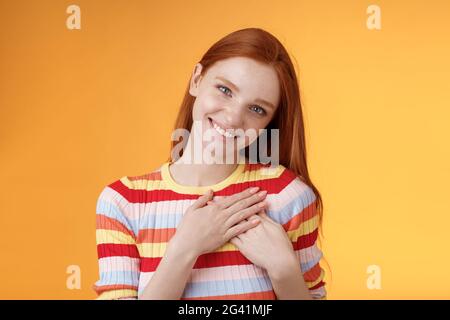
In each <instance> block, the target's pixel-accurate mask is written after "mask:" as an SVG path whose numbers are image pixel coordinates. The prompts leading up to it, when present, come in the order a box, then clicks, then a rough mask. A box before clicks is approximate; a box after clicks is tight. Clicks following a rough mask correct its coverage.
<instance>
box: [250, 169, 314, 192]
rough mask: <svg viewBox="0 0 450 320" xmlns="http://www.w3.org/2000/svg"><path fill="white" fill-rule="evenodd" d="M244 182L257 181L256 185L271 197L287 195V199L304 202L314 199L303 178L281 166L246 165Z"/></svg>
mask: <svg viewBox="0 0 450 320" xmlns="http://www.w3.org/2000/svg"><path fill="white" fill-rule="evenodd" d="M244 175H245V178H244V179H245V180H253V181H257V182H258V185H259V186H260V187H261V188H262V189H265V190H267V191H268V193H269V194H272V195H283V194H287V196H289V197H291V198H292V197H300V198H303V200H305V201H310V200H314V199H315V194H314V191H313V189H312V188H311V187H310V186H309V185H308V184H306V183H305V182H304V180H303V178H302V177H301V176H299V175H297V174H296V173H295V172H294V171H293V170H291V169H289V168H287V167H286V166H284V165H282V164H278V165H276V166H271V165H270V164H261V163H257V164H247V165H246V168H245V171H244Z"/></svg>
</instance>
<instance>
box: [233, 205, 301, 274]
mask: <svg viewBox="0 0 450 320" xmlns="http://www.w3.org/2000/svg"><path fill="white" fill-rule="evenodd" d="M256 220H259V221H261V223H260V224H259V225H258V226H256V227H255V228H252V229H250V230H247V231H245V232H243V233H241V234H240V235H238V236H235V237H234V238H232V239H231V240H230V242H231V243H232V244H234V245H235V246H236V247H237V248H238V249H239V251H240V252H241V253H242V254H243V255H244V256H245V257H246V258H247V259H248V260H250V261H251V262H252V263H253V264H255V265H257V266H259V267H261V268H264V269H266V270H267V271H268V272H269V273H271V272H272V271H273V272H276V271H278V270H280V269H282V268H284V265H285V264H287V263H291V261H295V259H296V256H295V252H294V249H293V247H292V242H291V240H290V239H289V237H288V235H287V233H286V231H285V230H284V228H283V226H282V225H281V224H279V223H277V222H275V221H273V220H272V219H271V218H270V217H269V216H268V215H267V214H266V213H265V211H264V210H261V211H260V212H258V214H257V215H255V216H253V217H250V218H249V221H256ZM242 223H245V221H243V222H242Z"/></svg>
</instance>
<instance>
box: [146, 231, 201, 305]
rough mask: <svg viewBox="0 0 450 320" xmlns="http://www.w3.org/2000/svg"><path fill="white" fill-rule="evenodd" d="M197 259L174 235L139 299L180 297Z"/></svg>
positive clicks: (174, 298)
mask: <svg viewBox="0 0 450 320" xmlns="http://www.w3.org/2000/svg"><path fill="white" fill-rule="evenodd" d="M196 260H197V255H196V254H195V253H193V252H192V251H190V250H184V248H183V247H182V246H181V245H179V244H178V242H177V239H176V237H175V235H174V236H173V237H172V239H171V241H170V242H169V243H168V245H167V249H166V252H165V254H164V257H163V258H162V259H161V261H160V263H159V265H158V267H157V269H156V271H155V273H154V274H153V276H152V278H151V279H150V281H149V282H148V284H147V286H146V287H145V289H144V291H143V292H142V294H141V295H140V297H139V299H143V300H178V299H180V297H181V296H182V294H183V291H184V288H185V286H186V282H187V280H188V278H189V275H190V273H191V272H190V271H191V270H192V268H193V266H194V264H195V261H196Z"/></svg>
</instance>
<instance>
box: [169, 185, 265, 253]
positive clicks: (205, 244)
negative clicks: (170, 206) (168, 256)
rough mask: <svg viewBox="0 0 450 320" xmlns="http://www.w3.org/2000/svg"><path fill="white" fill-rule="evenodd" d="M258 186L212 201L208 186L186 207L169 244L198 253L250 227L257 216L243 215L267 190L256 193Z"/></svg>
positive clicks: (261, 204)
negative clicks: (251, 218)
mask: <svg viewBox="0 0 450 320" xmlns="http://www.w3.org/2000/svg"><path fill="white" fill-rule="evenodd" d="M258 190H259V187H254V188H248V189H246V190H244V191H242V192H240V193H236V194H234V195H231V196H228V197H224V198H223V199H220V200H218V201H215V202H211V201H210V200H211V199H212V195H213V192H212V191H211V190H209V191H208V192H207V193H206V194H204V195H202V196H200V197H199V198H198V199H197V200H196V201H195V202H194V203H193V204H192V205H191V206H190V207H189V208H188V209H187V211H186V213H185V214H184V216H183V219H182V220H181V222H180V224H179V225H178V227H177V230H176V232H175V235H174V236H173V240H174V241H173V242H172V241H170V245H176V246H177V247H178V248H180V247H181V248H182V249H183V250H186V251H187V252H191V253H193V254H194V256H199V255H201V254H204V253H207V252H211V251H214V250H216V249H217V248H218V247H220V246H222V245H223V244H225V243H227V242H228V241H229V240H230V239H231V238H233V237H235V236H237V235H239V234H241V233H242V232H245V231H247V230H249V229H252V228H254V227H255V226H257V225H258V224H259V220H251V221H247V220H246V219H247V218H250V217H251V216H253V215H255V214H256V213H257V212H258V211H260V210H261V209H262V208H264V206H265V202H264V201H263V200H264V199H265V197H266V194H267V192H266V191H262V192H259V193H256V192H257V191H258ZM208 201H209V203H208ZM207 203H208V205H207Z"/></svg>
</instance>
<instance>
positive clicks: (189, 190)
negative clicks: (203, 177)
mask: <svg viewBox="0 0 450 320" xmlns="http://www.w3.org/2000/svg"><path fill="white" fill-rule="evenodd" d="M169 164H171V162H165V163H164V164H163V165H162V166H161V178H162V179H163V181H164V182H165V183H166V184H167V186H168V187H169V188H170V189H172V190H174V191H177V192H182V193H185V194H204V193H206V191H208V190H209V189H211V190H213V191H218V190H222V189H224V188H225V187H228V186H229V185H231V184H233V182H235V181H236V180H237V178H238V177H239V175H240V174H241V173H242V172H243V171H244V169H245V163H238V165H237V167H236V168H235V169H234V171H233V172H232V173H231V174H230V175H229V176H228V177H226V178H225V179H223V180H222V181H220V182H218V183H215V184H212V185H209V186H188V185H182V184H179V183H178V182H176V181H175V180H174V179H173V178H172V175H171V174H170V170H169Z"/></svg>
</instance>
